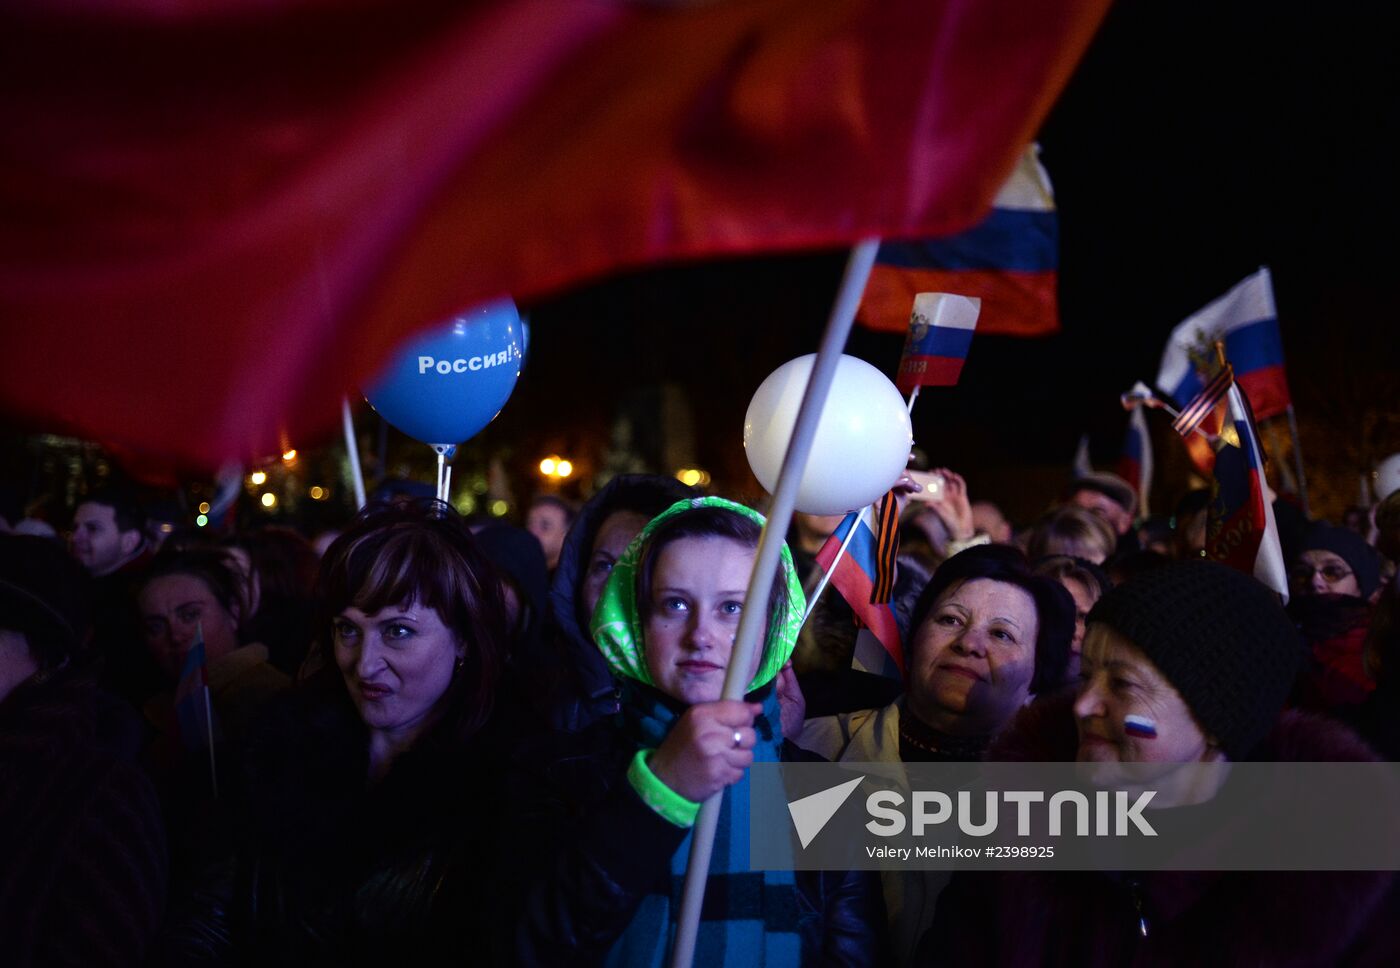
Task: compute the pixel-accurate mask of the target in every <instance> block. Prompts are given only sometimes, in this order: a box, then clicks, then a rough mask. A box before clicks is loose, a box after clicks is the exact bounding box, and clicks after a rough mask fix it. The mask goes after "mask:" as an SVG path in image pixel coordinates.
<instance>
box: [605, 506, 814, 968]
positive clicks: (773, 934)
mask: <svg viewBox="0 0 1400 968" xmlns="http://www.w3.org/2000/svg"><path fill="white" fill-rule="evenodd" d="M699 507H720V508H724V509H726V510H729V511H733V512H734V513H736V514H741V515H743V516H745V517H747V518H749V519H750V520H752V521H754V522H755V523H756V524H759V525H762V524H763V517H762V516H761V515H760V514H759V513H758V512H757V511H754V510H753V509H752V508H747V507H744V506H743V505H741V504H735V503H733V502H731V501H726V500H724V499H722V498H717V497H705V498H695V499H691V500H686V501H680V502H678V503H676V504H674V505H672V506H671V507H670V508H668V509H667V510H666V511H663V512H662V513H661V514H659V515H657V517H655V518H653V519H652V521H651V522H650V523H648V524H647V526H646V527H645V528H643V529H642V533H641V534H639V535H637V537H636V539H634V540H633V541H632V543H631V544H630V545H629V546H628V548H627V550H626V552H624V553H623V555H622V557H621V558H620V559H618V562H617V564H616V565H615V566H614V567H613V571H612V574H611V575H610V576H609V577H608V583H607V585H606V586H605V587H604V590H603V595H602V598H601V600H600V601H599V602H598V607H597V609H596V611H595V612H594V614H593V622H592V632H593V638H594V641H595V642H597V644H598V647H599V649H601V650H602V652H603V655H604V656H606V657H607V659H608V664H609V665H610V666H611V668H612V671H613V674H614V675H615V676H617V678H618V681H619V682H620V683H621V686H622V723H623V729H624V731H625V733H626V734H627V737H628V739H629V740H630V741H631V742H632V743H633V744H634V745H635V746H636V747H637V748H640V749H655V748H656V747H658V746H660V745H661V742H662V740H664V739H665V738H666V734H667V733H669V732H670V731H671V727H673V726H674V725H675V724H676V721H677V720H678V719H680V717H681V715H682V714H683V713H684V712H685V709H686V707H685V706H684V705H683V704H682V703H679V702H677V701H675V700H674V699H671V698H670V697H668V696H666V695H664V694H662V693H661V692H660V691H658V690H657V689H656V688H655V687H654V684H653V683H652V680H651V674H650V673H649V672H648V671H647V667H646V659H645V655H644V650H645V639H644V635H643V628H642V621H641V616H640V614H639V612H638V609H637V602H636V571H637V566H638V562H639V560H640V558H641V553H642V549H643V548H644V547H645V546H646V544H647V542H648V540H650V537H651V535H652V534H653V533H654V532H655V530H656V528H657V526H658V525H659V524H661V523H662V522H663V521H666V520H668V519H669V518H672V517H674V516H676V515H678V514H683V513H685V512H686V511H687V510H689V509H691V508H699ZM779 580H780V581H783V582H785V583H786V585H787V589H788V607H787V609H786V611H785V612H783V613H782V614H779V615H775V616H774V617H773V624H772V626H771V627H770V628H769V630H768V635H767V637H766V638H765V641H764V649H763V658H762V659H761V661H760V663H759V667H758V672H757V674H756V675H755V676H754V680H753V681H752V682H751V683H749V687H748V688H749V695H748V697H747V698H748V699H749V701H750V702H758V703H762V704H763V712H762V713H761V714H760V715H759V716H758V717H757V718H756V719H755V720H754V731H755V732H756V733H757V734H758V742H757V744H756V745H755V746H754V760H755V761H756V762H767V763H776V762H777V761H778V760H779V759H780V757H781V753H782V747H783V733H782V720H781V718H780V717H779V713H778V695H777V689H776V688H775V686H774V684H773V680H774V679H775V678H776V677H777V675H778V671H779V670H780V669H781V668H782V667H783V664H784V663H786V662H787V660H788V658H789V657H790V656H791V655H792V649H793V646H794V645H796V643H797V633H798V631H799V630H800V629H801V627H802V614H803V612H804V611H805V599H804V598H803V595H802V585H801V583H800V582H799V581H798V580H797V570H796V569H795V568H794V567H793V563H792V555H791V553H790V552H789V551H788V549H787V547H786V546H784V547H783V550H782V569H781V575H780V576H779ZM690 842H691V836H690V835H687V836H686V838H685V840H684V841H682V842H681V845H680V847H679V848H677V850H676V852H675V854H673V855H672V857H671V877H670V879H669V884H666V885H664V887H665V888H667V889H665V891H664V893H662V889H661V888H660V887H659V889H658V891H657V893H654V894H649V895H647V896H646V897H645V898H643V899H642V902H641V904H640V905H639V906H638V908H637V913H636V915H635V916H634V917H633V918H632V921H631V923H629V924H628V926H627V930H626V931H625V932H623V934H622V936H621V937H620V938H619V939H618V940H617V943H616V944H614V945H613V948H612V950H611V951H610V952H609V953H608V958H607V962H606V963H607V964H608V965H609V966H617V968H623V966H625V968H651V966H657V968H660V966H663V965H665V964H667V963H668V957H669V955H670V948H671V942H672V940H673V939H674V937H675V933H676V921H677V918H678V917H679V915H680V906H681V893H682V891H683V889H684V885H685V872H686V867H687V866H688V865H689V861H690ZM799 913H800V912H799V906H798V899H797V887H796V885H795V883H794V879H793V874H792V871H790V870H787V871H752V870H750V869H749V776H748V774H747V773H745V774H744V778H743V779H742V780H740V781H739V782H738V783H736V784H734V785H733V786H732V787H730V788H729V789H727V790H726V791H725V792H724V800H723V805H722V807H721V808H720V814H719V824H718V828H717V830H716V832H715V844H714V852H713V853H712V854H711V855H710V877H709V883H708V884H707V886H706V888H705V901H704V905H703V906H702V908H701V913H700V931H699V935H698V937H697V939H696V945H695V964H697V965H755V966H764V968H774V966H788V965H798V964H800V963H801V960H802V955H801V944H800V939H799V935H798V919H799Z"/></svg>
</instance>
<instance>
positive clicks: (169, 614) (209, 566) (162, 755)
mask: <svg viewBox="0 0 1400 968" xmlns="http://www.w3.org/2000/svg"><path fill="white" fill-rule="evenodd" d="M137 603H138V606H139V609H140V618H141V634H142V638H143V640H144V641H145V644H146V649H147V651H148V652H149V653H150V654H151V657H152V658H154V659H155V661H156V663H157V665H159V666H160V668H161V671H162V672H164V673H165V677H166V681H167V683H169V685H170V687H171V689H170V690H169V691H167V692H164V693H162V694H160V695H158V696H156V697H154V698H153V699H151V700H150V701H149V702H147V703H146V706H145V713H146V718H147V720H148V721H149V722H150V723H151V725H152V726H153V727H154V728H155V729H156V730H157V732H158V738H157V741H156V745H155V750H154V756H155V759H156V760H158V761H159V762H160V763H161V764H163V765H169V764H170V763H171V762H172V760H173V758H174V757H175V756H176V753H175V751H176V750H178V748H179V747H180V741H181V737H180V736H179V735H178V728H177V718H176V715H175V709H174V692H175V689H176V687H177V685H178V683H179V680H180V678H181V676H182V674H183V673H184V672H185V671H186V669H185V663H186V658H187V657H188V656H189V653H190V650H191V649H192V648H194V646H195V644H196V642H201V641H202V642H203V645H204V663H205V674H204V676H205V680H206V681H207V682H208V684H209V699H210V703H211V705H212V708H213V712H214V719H215V722H216V723H217V726H218V731H219V733H220V735H221V737H222V738H223V739H225V740H228V741H231V742H234V743H236V742H238V741H240V739H241V737H242V735H243V732H244V731H245V730H246V728H247V726H248V724H249V722H251V720H252V719H254V718H255V717H256V716H257V715H258V711H259V710H260V709H261V707H262V706H263V704H264V703H266V702H267V701H268V700H269V699H270V698H272V696H274V695H275V694H277V693H278V692H280V691H282V690H283V689H285V688H286V687H287V686H288V685H290V684H291V679H290V678H289V677H288V676H287V675H286V674H285V673H283V672H281V671H279V670H278V669H276V668H275V667H274V666H273V665H272V664H271V663H270V662H269V661H268V651H267V647H266V646H264V645H261V644H258V643H245V642H244V641H243V636H242V634H241V627H242V620H243V618H244V616H245V614H246V611H247V601H246V599H245V597H244V595H243V588H242V583H241V579H240V577H239V574H238V570H237V563H236V562H235V561H234V560H233V559H232V558H231V557H229V555H228V554H227V552H224V551H221V550H217V549H213V548H190V549H186V550H183V551H174V552H171V553H167V554H162V555H158V556H157V557H156V559H155V561H154V562H152V564H151V568H150V570H149V571H148V572H147V573H146V575H145V577H144V579H143V581H142V584H141V591H140V593H139V594H138V596H137ZM193 738H194V737H185V740H186V745H191V740H192V739H193Z"/></svg>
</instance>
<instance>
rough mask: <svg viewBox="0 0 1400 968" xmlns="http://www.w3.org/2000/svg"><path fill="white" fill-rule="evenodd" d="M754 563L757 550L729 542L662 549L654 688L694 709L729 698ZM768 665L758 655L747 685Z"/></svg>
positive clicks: (649, 635)
mask: <svg viewBox="0 0 1400 968" xmlns="http://www.w3.org/2000/svg"><path fill="white" fill-rule="evenodd" d="M753 559H754V549H753V548H749V547H746V546H745V545H742V544H740V543H739V542H737V541H732V540H730V539H728V538H718V537H715V538H682V539H680V540H679V541H673V542H671V543H670V544H668V545H666V547H664V548H662V549H661V554H660V555H658V556H657V559H656V567H655V570H654V571H653V572H652V578H651V603H650V610H649V614H648V615H647V619H646V629H645V635H646V663H647V671H648V672H650V673H651V678H652V681H653V682H655V683H656V687H657V688H658V689H660V690H661V691H662V692H664V693H665V694H666V695H668V696H670V697H671V698H672V699H678V700H680V701H681V702H685V703H690V704H692V705H693V704H695V703H698V702H714V701H715V700H716V699H718V698H719V697H720V695H721V694H722V693H723V691H724V675H725V670H727V669H728V668H729V656H730V653H731V652H732V651H733V649H734V637H735V635H737V634H738V631H739V617H740V615H742V614H743V611H744V596H745V594H746V593H747V592H748V587H749V575H750V574H751V573H752V572H753ZM762 658H763V656H762V650H761V649H756V650H755V654H754V658H753V661H752V663H751V664H750V668H749V670H748V679H749V680H752V679H753V677H754V675H755V674H756V673H757V672H758V666H759V662H760V661H761V660H762ZM747 684H748V683H747V682H746V683H745V685H747Z"/></svg>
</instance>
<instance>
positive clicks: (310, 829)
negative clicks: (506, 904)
mask: <svg viewBox="0 0 1400 968" xmlns="http://www.w3.org/2000/svg"><path fill="white" fill-rule="evenodd" d="M317 599H318V608H319V620H318V624H319V626H320V629H321V635H322V636H323V637H322V639H321V641H322V643H323V645H324V646H325V647H327V651H328V652H329V653H330V655H329V656H328V658H330V659H331V660H332V661H329V662H327V663H326V665H325V666H324V667H323V668H322V669H321V670H320V671H319V672H318V673H316V674H315V675H314V676H313V677H312V679H310V680H309V681H308V682H307V683H306V684H305V686H304V687H302V688H299V689H297V690H295V691H293V692H292V693H290V694H289V695H288V696H287V697H286V699H285V701H283V702H281V703H279V704H278V705H277V706H276V707H275V708H273V709H272V710H271V711H270V713H271V714H270V715H269V716H268V718H267V720H266V721H265V722H264V723H262V724H261V728H260V729H259V731H258V733H257V735H256V736H255V737H254V739H253V741H252V743H251V744H250V749H249V752H248V756H247V763H246V767H245V769H244V772H243V776H242V784H241V785H242V788H243V790H244V800H245V804H246V805H245V808H244V810H245V815H244V816H243V818H242V820H241V824H240V826H241V828H242V831H243V834H244V837H243V841H244V842H243V843H242V844H241V845H240V848H239V850H238V852H237V858H236V861H235V863H234V872H233V876H232V878H231V881H232V884H233V886H234V889H233V891H232V899H231V900H230V901H229V902H228V904H227V906H226V907H225V908H224V909H223V910H221V911H210V912H207V913H206V917H205V918H204V919H203V922H202V923H200V922H198V921H196V922H195V923H193V924H192V925H190V926H189V927H192V928H193V930H185V931H184V932H183V934H182V935H181V932H180V931H176V932H174V933H176V934H177V935H181V936H179V937H177V938H175V939H174V945H175V946H176V947H180V946H183V947H185V949H186V951H188V950H189V948H191V947H194V948H196V949H197V948H198V947H199V946H200V944H201V941H200V938H201V937H202V938H203V939H205V942H206V943H207V945H208V947H212V948H214V949H216V950H214V951H213V952H209V951H206V952H205V954H211V953H212V954H216V955H218V956H220V957H223V958H227V957H229V956H232V957H234V958H236V959H237V960H239V961H240V962H243V963H249V964H276V965H282V964H288V965H291V964H295V965H360V964H373V965H379V966H382V965H385V964H412V965H425V964H427V965H431V964H439V963H452V964H467V963H474V961H473V959H475V958H478V957H479V958H481V959H483V960H485V959H487V958H488V957H489V956H488V954H487V951H488V945H489V941H488V937H489V931H490V929H491V925H492V921H491V913H490V912H491V911H493V910H494V897H495V894H496V885H495V884H493V883H492V880H491V878H490V877H489V875H488V874H487V873H486V872H485V871H483V869H482V867H483V863H482V861H483V856H485V855H489V853H490V850H488V849H487V848H488V847H490V846H491V841H492V839H493V838H494V837H495V836H496V833H495V831H496V823H495V819H494V811H495V809H496V804H497V793H498V788H497V784H496V783H495V782H494V781H493V779H492V777H494V776H497V775H498V774H499V761H500V759H501V758H502V757H505V756H506V755H508V749H507V748H506V746H505V744H504V743H503V742H500V741H499V738H498V737H497V735H496V733H495V732H494V727H493V725H492V716H493V711H494V708H495V700H496V698H497V689H498V687H499V684H500V676H501V670H502V668H503V667H504V660H505V654H506V641H505V631H504V629H505V619H504V608H503V605H502V600H501V594H500V584H499V582H498V580H497V578H496V576H495V574H494V572H492V570H491V568H490V566H489V565H488V564H487V562H486V560H485V559H484V558H483V557H482V556H481V554H480V552H479V551H478V549H477V547H476V544H475V541H474V539H473V538H472V536H471V535H470V533H469V532H468V530H467V528H466V527H465V526H464V525H463V523H462V522H461V521H460V520H459V519H458V518H457V516H456V515H455V514H454V513H453V512H452V511H451V509H450V508H448V507H446V505H442V504H438V503H436V502H432V503H428V504H420V505H401V506H394V507H381V508H376V509H372V510H369V511H367V512H364V513H362V515H361V516H360V517H359V518H358V519H357V520H356V521H355V522H354V523H353V524H352V525H351V526H350V527H349V528H348V529H347V530H346V531H345V533H344V534H342V535H341V536H340V537H339V538H338V539H337V540H336V542H335V543H334V544H333V545H332V546H331V547H330V549H329V550H328V551H327V554H326V556H325V558H324V559H323V561H322V565H321V571H320V575H319V578H318V582H317ZM211 939H212V940H211ZM171 960H179V959H177V958H176V959H171Z"/></svg>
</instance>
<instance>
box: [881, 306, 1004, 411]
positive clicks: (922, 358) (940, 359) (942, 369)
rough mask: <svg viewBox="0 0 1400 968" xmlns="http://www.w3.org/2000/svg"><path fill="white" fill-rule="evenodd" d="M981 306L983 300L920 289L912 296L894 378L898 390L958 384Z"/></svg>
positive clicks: (907, 390)
mask: <svg viewBox="0 0 1400 968" xmlns="http://www.w3.org/2000/svg"><path fill="white" fill-rule="evenodd" d="M981 310H982V301H981V300H980V299H974V298H969V297H967V296H955V295H952V294H951V293H946V292H921V293H919V294H918V295H917V296H915V297H914V312H913V313H912V314H911V315H910V317H909V335H908V336H907V337H906V338H905V341H904V354H903V355H902V356H901V357H900V358H899V373H898V374H897V375H896V377H895V381H894V385H895V386H897V387H898V388H899V392H900V393H908V392H909V391H911V390H913V389H914V388H915V387H927V386H934V387H951V386H957V383H958V378H959V377H960V376H962V368H963V364H964V363H966V362H967V354H968V351H969V350H970V349H971V348H972V334H973V332H975V331H976V329H977V318H978V316H979V314H980V313H981Z"/></svg>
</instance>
